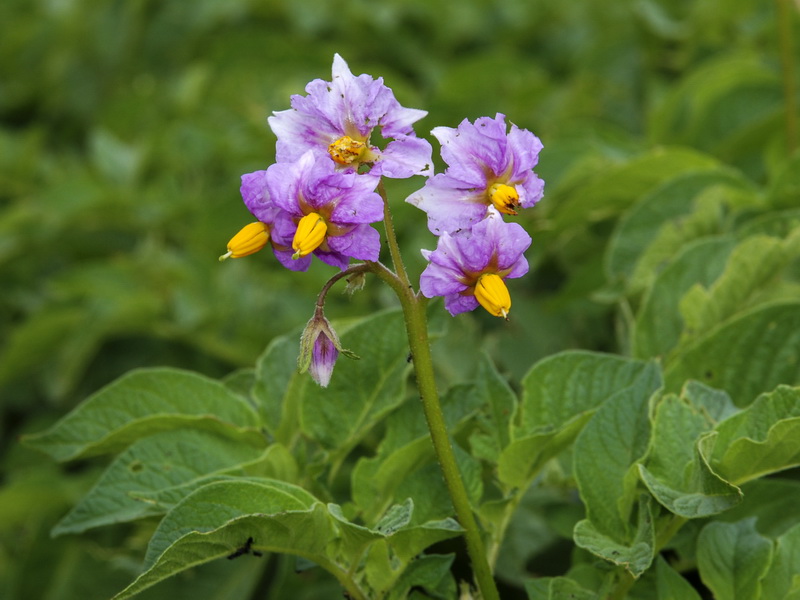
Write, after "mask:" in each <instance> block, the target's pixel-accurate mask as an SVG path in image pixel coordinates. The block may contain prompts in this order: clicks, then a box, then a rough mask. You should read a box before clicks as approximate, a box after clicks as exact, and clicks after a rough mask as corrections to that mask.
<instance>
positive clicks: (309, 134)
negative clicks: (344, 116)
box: [267, 96, 342, 162]
mask: <svg viewBox="0 0 800 600" xmlns="http://www.w3.org/2000/svg"><path fill="white" fill-rule="evenodd" d="M297 97H298V98H299V97H300V96H297ZM267 122H268V123H269V126H270V128H271V129H272V132H273V133H274V134H275V136H276V137H277V138H278V142H277V144H276V146H275V160H276V161H278V162H292V161H295V160H297V159H298V158H300V157H301V156H302V155H303V153H304V152H306V151H308V150H314V151H315V152H317V153H318V154H327V152H328V146H329V145H330V144H331V142H333V141H335V140H337V139H338V138H340V137H341V135H342V134H341V133H339V132H338V131H337V130H336V129H335V127H334V126H333V125H332V124H331V123H330V122H329V121H328V120H327V119H325V118H323V117H320V116H317V115H309V114H307V113H305V112H300V111H298V110H297V109H294V108H291V109H289V110H282V111H276V112H273V113H272V116H271V117H268V118H267Z"/></svg>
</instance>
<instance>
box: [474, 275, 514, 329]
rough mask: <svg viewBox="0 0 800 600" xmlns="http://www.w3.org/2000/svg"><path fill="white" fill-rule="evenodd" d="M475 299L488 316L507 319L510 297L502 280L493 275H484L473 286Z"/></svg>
mask: <svg viewBox="0 0 800 600" xmlns="http://www.w3.org/2000/svg"><path fill="white" fill-rule="evenodd" d="M475 299H476V300H477V301H478V302H479V303H480V305H481V306H482V307H483V308H485V309H486V310H487V311H488V312H489V314H491V315H494V316H495V317H503V318H504V319H507V318H508V311H509V310H511V295H510V294H509V293H508V288H507V287H506V284H505V282H504V281H503V279H502V278H501V277H500V276H499V275H496V274H495V273H484V274H483V275H481V276H480V278H479V279H478V283H477V284H475Z"/></svg>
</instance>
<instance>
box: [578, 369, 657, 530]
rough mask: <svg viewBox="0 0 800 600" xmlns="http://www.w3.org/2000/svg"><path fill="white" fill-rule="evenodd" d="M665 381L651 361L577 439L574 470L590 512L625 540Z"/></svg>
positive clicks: (599, 524) (595, 520) (604, 527)
mask: <svg viewBox="0 0 800 600" xmlns="http://www.w3.org/2000/svg"><path fill="white" fill-rule="evenodd" d="M640 364H641V363H640ZM648 371H649V372H648ZM660 386H661V380H660V373H659V372H658V369H657V368H656V367H655V365H652V364H651V365H649V369H648V370H647V371H644V372H643V374H642V376H641V378H640V379H639V380H638V381H635V383H634V384H633V385H629V386H628V387H623V388H622V389H619V390H618V391H616V393H614V394H613V395H612V396H611V397H610V398H609V399H608V400H607V401H606V402H605V403H604V404H603V405H602V406H600V408H599V409H598V410H597V412H596V413H595V414H594V415H593V416H592V418H591V420H590V421H589V422H588V423H587V424H586V426H585V427H584V428H583V431H581V432H580V434H579V435H578V437H577V438H576V440H575V447H574V453H573V472H574V475H575V479H576V481H577V483H578V490H579V491H580V495H581V499H582V500H583V503H584V504H585V506H586V514H587V518H588V520H589V521H591V523H592V524H593V525H594V527H595V528H596V529H597V530H598V531H599V532H600V533H603V534H606V535H609V536H611V537H614V538H615V539H617V540H618V541H619V542H622V543H628V542H630V541H631V537H630V536H629V519H630V513H631V509H632V507H633V504H634V503H635V502H636V490H635V486H636V479H638V472H637V473H635V474H634V473H632V471H634V470H635V467H634V465H635V464H636V462H637V461H639V460H640V459H641V458H642V457H643V456H644V454H645V452H646V450H647V447H648V443H649V437H650V421H649V418H648V406H649V401H650V398H651V396H652V395H653V394H654V393H655V392H656V391H657V390H658V389H659V388H660Z"/></svg>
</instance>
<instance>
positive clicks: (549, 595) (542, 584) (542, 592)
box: [525, 577, 597, 600]
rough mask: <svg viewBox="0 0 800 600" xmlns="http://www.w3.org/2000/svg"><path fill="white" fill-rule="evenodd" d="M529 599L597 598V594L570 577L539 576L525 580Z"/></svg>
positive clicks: (573, 599)
mask: <svg viewBox="0 0 800 600" xmlns="http://www.w3.org/2000/svg"><path fill="white" fill-rule="evenodd" d="M525 591H526V592H527V594H528V600H597V594H595V593H594V592H592V591H590V590H587V589H586V588H584V587H582V586H581V585H580V584H579V583H578V582H577V581H574V580H572V579H570V578H568V577H539V578H537V579H529V580H528V581H526V582H525Z"/></svg>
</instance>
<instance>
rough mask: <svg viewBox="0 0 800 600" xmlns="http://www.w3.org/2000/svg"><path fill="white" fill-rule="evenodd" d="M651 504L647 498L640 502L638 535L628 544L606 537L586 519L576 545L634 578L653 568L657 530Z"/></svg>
mask: <svg viewBox="0 0 800 600" xmlns="http://www.w3.org/2000/svg"><path fill="white" fill-rule="evenodd" d="M653 521H654V519H653V510H652V501H651V500H650V498H649V497H648V496H646V495H644V494H642V496H640V498H639V505H638V516H637V524H636V531H635V532H634V534H633V537H632V538H631V539H630V541H629V542H628V541H627V540H626V541H624V542H622V543H621V542H620V539H622V538H621V537H620V536H619V535H618V534H616V535H609V534H607V533H603V532H602V531H600V530H599V529H598V528H597V527H595V526H594V524H593V523H592V521H590V520H589V519H584V520H583V521H579V522H578V523H577V524H576V525H575V530H574V533H573V535H574V538H575V544H576V545H578V546H579V547H581V548H584V549H586V550H588V551H589V552H591V553H592V554H594V555H596V556H599V557H601V558H604V559H605V560H607V561H609V562H612V563H614V564H615V565H619V566H621V567H624V568H625V569H626V570H627V571H628V572H629V573H630V574H631V575H633V576H634V577H639V576H640V575H642V573H644V572H645V571H646V570H647V569H649V568H650V565H651V563H652V562H653V557H654V556H655V545H656V540H655V528H654V522H653Z"/></svg>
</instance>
